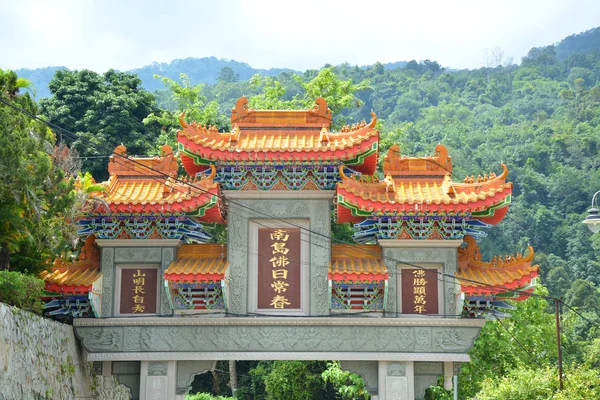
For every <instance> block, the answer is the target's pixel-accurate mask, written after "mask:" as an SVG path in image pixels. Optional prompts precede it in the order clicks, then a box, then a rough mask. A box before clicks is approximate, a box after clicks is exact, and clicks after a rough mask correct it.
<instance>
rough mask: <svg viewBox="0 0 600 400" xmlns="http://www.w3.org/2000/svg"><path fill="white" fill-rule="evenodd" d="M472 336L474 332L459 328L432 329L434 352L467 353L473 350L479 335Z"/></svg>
mask: <svg viewBox="0 0 600 400" xmlns="http://www.w3.org/2000/svg"><path fill="white" fill-rule="evenodd" d="M472 335H473V333H472V332H465V330H464V329H459V328H445V329H440V328H432V340H431V344H432V350H433V351H434V352H441V353H449V352H454V353H461V352H465V353H466V352H467V351H469V350H470V349H471V346H472V345H473V342H474V341H475V339H476V337H477V333H475V336H472Z"/></svg>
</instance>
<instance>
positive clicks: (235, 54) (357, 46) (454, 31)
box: [0, 0, 600, 72]
mask: <svg viewBox="0 0 600 400" xmlns="http://www.w3.org/2000/svg"><path fill="white" fill-rule="evenodd" d="M596 26H600V1H598V0H539V1H538V0H496V1H488V0H475V1H471V0H465V1H459V0H454V1H452V0H445V1H437V0H429V1H427V0H411V1H407V0H396V1H377V0H369V1H365V0H363V1H354V0H344V1H333V0H320V1H319V0H302V1H285V0H252V1H250V0H248V1H242V0H238V1H233V0H231V1H229V0H219V1H201V0H197V1H192V0H169V1H157V0H143V1H138V0H105V1H98V0H19V1H14V0H0V68H3V69H6V68H10V69H18V68H39V67H47V66H65V67H67V68H69V69H84V68H87V69H91V70H94V71H97V72H104V71H106V70H108V69H110V68H115V69H118V70H129V69H133V68H139V67H142V66H144V65H148V64H151V63H152V62H170V61H172V60H174V59H178V58H179V59H180V58H187V57H210V56H214V57H217V58H225V59H231V60H236V61H242V62H246V63H248V64H249V65H250V66H252V67H254V68H272V67H277V68H292V69H296V70H305V69H309V68H319V67H321V66H323V65H324V64H334V65H337V64H341V63H344V62H348V63H350V64H352V65H355V64H356V65H370V64H374V63H375V62H377V61H379V62H383V63H386V62H394V61H409V60H417V61H422V60H426V59H429V60H432V61H437V62H439V63H440V64H442V65H443V66H444V67H449V68H478V67H481V66H485V65H486V63H488V64H489V63H490V62H492V59H494V57H492V53H494V54H502V56H503V57H502V62H503V63H506V62H507V61H509V60H510V59H512V60H513V62H517V63H518V62H519V61H520V59H521V57H523V56H524V55H526V54H527V52H528V51H529V50H530V49H531V48H532V47H539V46H545V45H549V44H553V43H556V42H558V41H560V40H561V39H563V38H565V37H566V36H569V35H571V34H574V33H580V32H583V31H586V30H589V29H591V28H594V27H596ZM486 49H487V50H486ZM493 49H497V50H500V51H495V52H493V51H492V50H493ZM486 54H487V57H486Z"/></svg>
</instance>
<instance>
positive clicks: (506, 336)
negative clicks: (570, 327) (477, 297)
mask: <svg viewBox="0 0 600 400" xmlns="http://www.w3.org/2000/svg"><path fill="white" fill-rule="evenodd" d="M535 293H536V294H538V295H547V294H548V291H547V290H546V288H544V287H543V286H541V285H538V286H537V287H536V289H535ZM516 306H517V309H516V310H514V311H511V317H510V318H507V319H504V320H503V321H498V320H491V321H488V322H487V323H486V324H485V326H484V327H483V328H482V329H481V333H480V335H479V337H478V338H477V340H476V341H475V344H474V345H473V348H472V349H471V351H470V352H469V356H470V357H471V362H470V363H467V364H464V365H463V367H462V369H461V372H460V375H459V388H460V391H461V393H462V395H463V396H465V397H468V398H470V397H472V396H474V395H475V394H476V393H477V392H478V391H479V390H480V388H481V385H482V383H483V381H484V380H485V379H486V378H487V379H493V378H495V377H498V376H504V375H506V374H507V373H508V371H510V370H512V369H514V368H516V367H517V366H520V365H531V364H534V363H535V362H534V361H532V360H536V361H537V362H539V363H540V364H541V365H555V363H556V359H557V350H556V340H555V337H556V336H555V325H554V316H553V315H552V314H549V313H547V312H545V309H546V308H547V307H548V303H547V302H546V300H544V299H543V298H541V297H533V296H532V297H530V298H528V299H527V300H525V301H522V302H519V303H516ZM514 338H516V340H515V339H514ZM517 341H518V343H517ZM521 346H523V348H522V347H521Z"/></svg>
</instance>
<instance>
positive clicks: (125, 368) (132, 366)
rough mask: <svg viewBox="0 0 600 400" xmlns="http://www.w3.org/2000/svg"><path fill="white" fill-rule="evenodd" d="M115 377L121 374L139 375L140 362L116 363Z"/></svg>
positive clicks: (113, 366) (114, 366)
mask: <svg viewBox="0 0 600 400" xmlns="http://www.w3.org/2000/svg"><path fill="white" fill-rule="evenodd" d="M112 373H113V375H120V374H139V373H140V362H139V361H115V362H113V363H112Z"/></svg>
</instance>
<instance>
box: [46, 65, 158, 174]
mask: <svg viewBox="0 0 600 400" xmlns="http://www.w3.org/2000/svg"><path fill="white" fill-rule="evenodd" d="M140 85H141V80H140V79H139V78H138V77H137V76H135V75H133V74H129V73H124V72H117V71H115V70H109V71H108V72H106V73H104V74H103V75H100V74H97V73H96V72H93V71H89V70H81V71H62V70H61V71H57V72H56V74H55V75H54V78H53V79H52V80H51V81H50V84H49V88H50V92H51V93H52V97H51V98H49V99H42V100H41V101H40V107H41V112H42V114H44V115H46V116H47V117H48V118H49V120H50V122H52V123H54V124H56V125H58V126H60V127H62V128H64V129H67V130H68V131H70V132H73V133H74V134H75V135H76V137H71V136H69V135H64V136H63V135H62V134H61V133H59V132H57V133H58V134H59V139H60V141H64V142H65V143H67V144H69V145H70V146H72V147H73V148H75V149H76V150H77V151H78V152H79V154H81V156H83V157H97V158H89V159H86V163H85V169H86V171H89V172H91V173H92V175H93V176H94V177H95V178H96V179H98V180H103V179H105V178H106V177H107V171H106V166H107V164H108V160H107V158H105V157H108V156H109V155H111V154H112V152H113V150H114V149H115V147H117V146H118V145H119V144H121V143H123V144H125V145H126V146H127V150H128V152H129V153H130V154H147V153H148V152H149V151H150V150H151V149H153V148H154V147H155V143H156V138H157V136H158V133H159V129H158V128H157V127H155V126H146V125H144V124H143V123H142V121H143V120H144V118H146V117H147V116H148V115H149V114H151V113H154V112H156V111H157V108H156V100H155V98H154V95H152V94H151V93H150V92H147V91H146V90H144V89H142V88H141V86H140Z"/></svg>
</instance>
